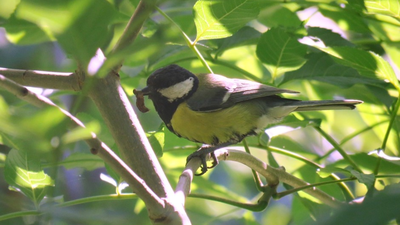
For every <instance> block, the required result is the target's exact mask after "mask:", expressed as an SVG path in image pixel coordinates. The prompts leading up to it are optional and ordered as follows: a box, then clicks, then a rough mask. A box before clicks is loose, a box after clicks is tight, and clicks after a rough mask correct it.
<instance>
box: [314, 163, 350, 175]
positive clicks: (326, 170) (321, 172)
mask: <svg viewBox="0 0 400 225" xmlns="http://www.w3.org/2000/svg"><path fill="white" fill-rule="evenodd" d="M332 173H344V174H348V175H351V173H350V172H349V171H348V170H345V169H342V168H338V167H332V166H327V167H325V168H319V169H317V174H318V175H319V176H320V177H322V178H327V177H329V176H330V175H332Z"/></svg>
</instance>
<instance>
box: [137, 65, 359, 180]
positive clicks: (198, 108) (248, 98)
mask: <svg viewBox="0 0 400 225" xmlns="http://www.w3.org/2000/svg"><path fill="white" fill-rule="evenodd" d="M134 92H135V95H136V96H137V98H138V96H140V95H145V96H146V95H147V96H148V97H149V98H150V99H151V100H152V101H153V104H154V107H155V109H156V111H157V113H158V115H159V116H160V117H161V119H162V120H163V121H164V123H165V125H166V126H167V127H168V129H169V130H170V131H172V132H173V133H175V134H176V135H177V136H179V137H183V138H186V139H188V140H191V141H194V142H199V143H202V144H206V145H205V147H204V146H203V147H202V148H200V149H199V150H198V151H196V152H194V153H193V154H191V155H190V156H189V157H188V159H187V162H188V161H189V160H190V159H191V158H193V157H200V159H201V161H202V165H201V174H204V173H205V172H206V171H207V164H206V155H207V154H208V153H213V152H214V151H215V150H216V149H218V148H221V147H226V146H228V145H231V144H235V143H238V142H240V141H241V140H242V139H243V138H245V137H246V136H248V135H254V134H257V133H259V132H260V131H262V130H263V128H265V127H266V126H267V125H269V124H272V123H277V122H279V121H281V120H282V118H283V117H285V116H287V115H288V114H289V113H291V112H294V111H313V110H335V109H354V108H355V105H356V104H359V103H362V101H359V100H323V101H300V100H294V99H287V98H283V97H280V96H278V94H282V93H298V92H297V91H291V90H287V89H280V88H275V87H271V86H267V85H264V84H261V83H257V82H253V81H248V80H243V79H231V78H227V77H224V76H221V75H217V74H199V75H197V76H196V75H194V74H193V73H191V72H190V71H188V70H186V69H184V68H182V67H180V66H177V65H169V66H167V67H164V68H161V69H158V70H156V71H155V72H154V73H153V74H151V75H150V76H149V78H148V79H147V87H145V88H144V89H142V90H141V91H140V90H139V91H137V90H135V91H134ZM141 98H143V96H142V97H141ZM138 101H139V98H138ZM142 101H143V99H142ZM142 106H143V105H142ZM138 107H139V106H138ZM140 108H141V107H139V109H140ZM146 109H147V108H146ZM142 110H143V108H142ZM143 111H145V110H143ZM211 155H212V156H213V159H214V160H213V165H212V166H211V167H208V168H212V167H214V166H215V165H217V163H218V161H217V159H216V157H215V155H213V154H211ZM201 174H200V175H201Z"/></svg>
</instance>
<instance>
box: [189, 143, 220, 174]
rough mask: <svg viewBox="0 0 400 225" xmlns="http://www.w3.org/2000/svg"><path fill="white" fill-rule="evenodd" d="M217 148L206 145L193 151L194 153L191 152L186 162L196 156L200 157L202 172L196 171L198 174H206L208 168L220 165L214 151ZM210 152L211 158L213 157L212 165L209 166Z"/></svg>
mask: <svg viewBox="0 0 400 225" xmlns="http://www.w3.org/2000/svg"><path fill="white" fill-rule="evenodd" d="M215 150H216V148H215V147H214V146H204V147H201V148H200V149H199V150H197V151H195V152H193V153H192V154H190V155H189V156H188V157H187V158H186V164H187V163H188V162H189V161H190V160H191V159H193V158H195V157H199V158H200V161H201V165H200V169H201V173H196V174H195V175H196V176H201V175H203V174H205V173H206V172H207V171H208V169H211V168H214V167H215V166H217V165H218V159H217V157H216V156H215V153H214V151H215ZM208 154H210V155H211V158H212V159H213V161H212V163H211V166H207V156H208Z"/></svg>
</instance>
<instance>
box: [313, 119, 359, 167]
mask: <svg viewBox="0 0 400 225" xmlns="http://www.w3.org/2000/svg"><path fill="white" fill-rule="evenodd" d="M313 127H314V129H315V130H317V131H318V132H319V133H320V134H321V135H322V136H323V137H324V138H325V139H326V140H327V141H328V142H329V143H330V144H331V145H332V146H333V147H334V148H335V149H336V150H337V151H338V152H339V153H340V155H342V157H343V158H344V159H345V160H346V161H347V162H348V163H349V164H350V165H351V166H352V167H353V168H354V169H355V170H357V171H358V172H360V173H363V171H362V170H361V169H360V167H359V166H358V165H357V163H356V162H354V160H353V159H352V158H350V156H349V155H348V154H347V153H346V152H345V151H344V150H343V148H342V147H341V146H340V145H339V144H338V143H337V142H336V141H335V140H334V139H333V138H332V137H331V136H330V135H329V134H327V133H326V132H325V131H323V130H322V129H321V128H320V127H318V126H313Z"/></svg>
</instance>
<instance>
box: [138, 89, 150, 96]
mask: <svg viewBox="0 0 400 225" xmlns="http://www.w3.org/2000/svg"><path fill="white" fill-rule="evenodd" d="M140 92H142V93H143V95H149V94H150V88H149V87H145V88H143V89H142V90H140Z"/></svg>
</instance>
